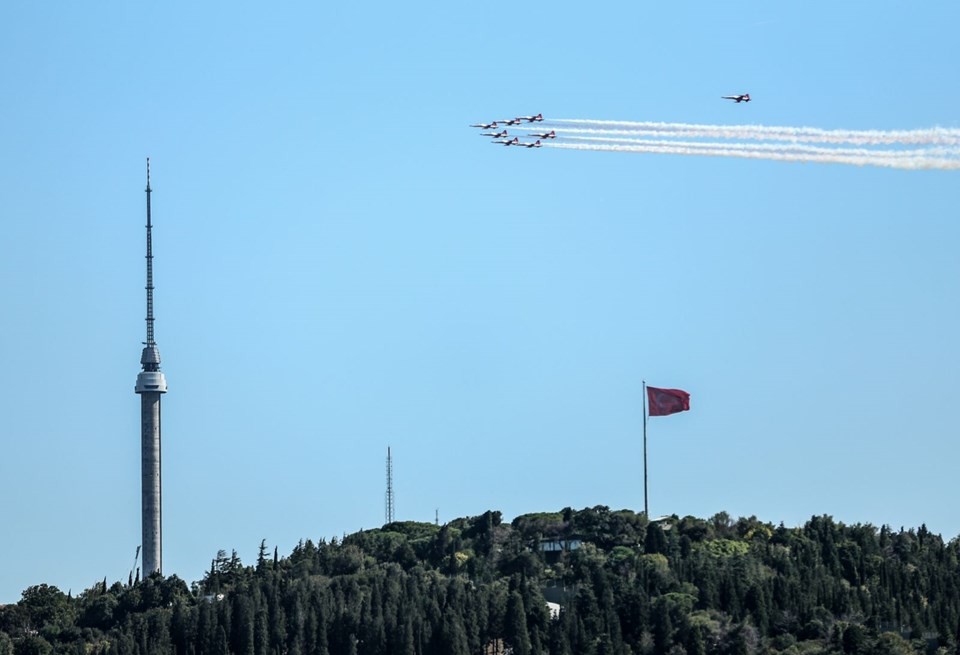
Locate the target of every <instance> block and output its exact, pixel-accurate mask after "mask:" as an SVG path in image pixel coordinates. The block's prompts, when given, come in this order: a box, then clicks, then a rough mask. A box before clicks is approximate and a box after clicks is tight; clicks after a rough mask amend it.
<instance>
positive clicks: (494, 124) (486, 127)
mask: <svg viewBox="0 0 960 655" xmlns="http://www.w3.org/2000/svg"><path fill="white" fill-rule="evenodd" d="M470 127H479V128H480V129H481V130H495V129H497V121H493V122H492V123H477V124H476V125H471V126H470Z"/></svg>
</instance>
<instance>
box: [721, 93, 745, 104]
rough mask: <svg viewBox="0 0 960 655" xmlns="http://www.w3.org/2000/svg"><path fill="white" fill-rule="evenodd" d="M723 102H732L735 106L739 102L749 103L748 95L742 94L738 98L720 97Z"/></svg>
mask: <svg viewBox="0 0 960 655" xmlns="http://www.w3.org/2000/svg"><path fill="white" fill-rule="evenodd" d="M720 97H721V98H722V99H723V100H733V101H734V102H736V103H737V104H739V103H741V102H750V94H749V93H744V94H741V95H738V96H720Z"/></svg>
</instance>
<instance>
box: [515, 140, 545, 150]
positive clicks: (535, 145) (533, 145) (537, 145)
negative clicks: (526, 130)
mask: <svg viewBox="0 0 960 655" xmlns="http://www.w3.org/2000/svg"><path fill="white" fill-rule="evenodd" d="M517 145H518V146H523V147H524V148H542V147H543V144H542V143H540V139H537V140H536V141H534V142H533V143H518V144H517Z"/></svg>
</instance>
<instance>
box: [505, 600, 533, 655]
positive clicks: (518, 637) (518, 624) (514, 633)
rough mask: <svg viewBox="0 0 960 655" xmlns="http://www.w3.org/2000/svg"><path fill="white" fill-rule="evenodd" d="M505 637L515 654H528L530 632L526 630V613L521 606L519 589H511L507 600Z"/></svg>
mask: <svg viewBox="0 0 960 655" xmlns="http://www.w3.org/2000/svg"><path fill="white" fill-rule="evenodd" d="M504 628H505V635H504V636H505V637H506V640H507V643H508V644H510V645H511V646H512V647H513V652H514V653H515V655H530V634H529V633H528V632H527V613H526V611H525V610H524V607H523V597H522V596H521V595H520V592H519V591H513V592H511V594H510V597H509V599H508V600H507V617H506V625H505V626H504Z"/></svg>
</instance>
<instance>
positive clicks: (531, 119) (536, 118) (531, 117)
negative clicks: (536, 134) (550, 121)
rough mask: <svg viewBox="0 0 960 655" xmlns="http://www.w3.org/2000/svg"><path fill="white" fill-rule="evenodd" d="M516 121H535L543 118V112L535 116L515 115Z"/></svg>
mask: <svg viewBox="0 0 960 655" xmlns="http://www.w3.org/2000/svg"><path fill="white" fill-rule="evenodd" d="M517 120H518V121H527V122H528V123H537V122H540V121H542V120H543V114H537V115H536V116H517Z"/></svg>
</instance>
